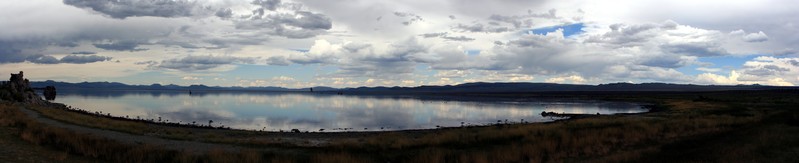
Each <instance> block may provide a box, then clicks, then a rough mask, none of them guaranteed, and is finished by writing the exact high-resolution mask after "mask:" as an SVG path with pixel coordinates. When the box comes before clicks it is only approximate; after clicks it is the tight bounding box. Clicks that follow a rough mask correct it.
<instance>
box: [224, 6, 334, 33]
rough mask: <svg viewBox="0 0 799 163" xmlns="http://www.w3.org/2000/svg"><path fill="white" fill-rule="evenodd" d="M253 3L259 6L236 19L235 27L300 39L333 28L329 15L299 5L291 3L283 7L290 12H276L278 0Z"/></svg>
mask: <svg viewBox="0 0 799 163" xmlns="http://www.w3.org/2000/svg"><path fill="white" fill-rule="evenodd" d="M253 4H257V5H259V6H260V7H259V8H257V9H255V10H253V14H252V15H249V16H248V18H247V19H243V20H236V21H235V26H236V28H237V29H243V30H258V31H263V32H266V33H268V34H272V35H276V36H283V37H287V38H298V39H300V38H310V37H314V36H316V35H320V34H323V33H325V32H326V31H327V30H329V29H331V28H333V23H332V21H331V20H330V18H329V17H327V16H325V15H323V14H319V13H314V12H310V11H304V10H300V9H299V8H300V7H292V6H293V5H288V6H287V8H285V9H287V10H289V11H290V12H276V11H275V10H276V8H279V7H281V6H283V3H281V1H279V0H269V1H260V0H256V1H254V2H253ZM265 10H268V11H270V12H267V11H265Z"/></svg>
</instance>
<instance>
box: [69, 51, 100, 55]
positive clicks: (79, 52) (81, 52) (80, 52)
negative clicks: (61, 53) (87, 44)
mask: <svg viewBox="0 0 799 163" xmlns="http://www.w3.org/2000/svg"><path fill="white" fill-rule="evenodd" d="M71 54H84V55H88V54H97V52H90V51H77V52H72V53H71Z"/></svg>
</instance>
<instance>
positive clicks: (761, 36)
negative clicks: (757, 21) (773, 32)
mask: <svg viewBox="0 0 799 163" xmlns="http://www.w3.org/2000/svg"><path fill="white" fill-rule="evenodd" d="M744 41H746V42H764V41H768V36H767V35H766V33H763V31H760V32H757V33H750V34H747V35H746V36H744Z"/></svg>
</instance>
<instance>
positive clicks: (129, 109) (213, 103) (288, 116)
mask: <svg viewBox="0 0 799 163" xmlns="http://www.w3.org/2000/svg"><path fill="white" fill-rule="evenodd" d="M58 93H59V94H58V97H57V98H56V100H55V102H58V103H63V104H66V105H69V106H72V107H77V108H80V109H84V110H89V111H92V112H95V111H97V112H102V113H103V114H107V113H110V114H111V115H114V116H121V117H125V116H128V117H130V118H132V119H136V118H141V119H155V120H156V121H157V120H158V119H159V117H160V118H161V119H162V121H169V122H180V123H184V124H185V123H192V122H196V123H197V124H208V121H209V120H213V123H212V125H213V126H220V125H222V126H227V127H231V128H235V129H247V130H267V131H279V130H284V131H286V130H291V129H300V130H302V131H319V129H325V132H335V131H344V129H347V130H346V131H383V130H404V129H431V128H437V127H438V126H440V127H456V126H461V125H462V124H463V125H485V124H491V123H497V122H498V121H501V122H502V123H505V121H507V122H512V123H518V122H521V121H522V120H524V121H525V122H546V121H553V120H556V119H554V118H549V117H543V116H541V112H542V111H547V112H557V113H585V114H596V113H600V114H615V113H638V112H644V111H647V110H646V109H642V107H641V106H640V105H639V104H636V103H628V102H608V101H592V100H575V99H513V98H488V97H453V96H409V95H391V96H388V95H387V96H373V95H372V96H366V95H336V94H322V93H310V92H294V93H291V92H286V93H282V92H197V91H195V92H193V93H191V94H189V92H187V91H130V90H126V91H79V90H59V92H58Z"/></svg>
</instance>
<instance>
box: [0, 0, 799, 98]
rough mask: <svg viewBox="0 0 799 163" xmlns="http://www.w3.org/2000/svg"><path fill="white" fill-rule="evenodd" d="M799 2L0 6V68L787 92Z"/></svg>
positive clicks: (35, 2)
mask: <svg viewBox="0 0 799 163" xmlns="http://www.w3.org/2000/svg"><path fill="white" fill-rule="evenodd" d="M797 8H799V3H792V2H791V1H778V0H738V1H721V0H708V1H694V0H673V1H646V0H614V1H590V0H585V1H570V0H551V1H550V0H541V1H537V0H496V1H482V0H436V1H430V0H404V1H394V0H342V1H329V0H253V1H249V0H123V1H119V0H87V1H81V0H63V1H58V0H26V1H0V72H2V73H6V74H8V73H16V72H18V71H24V72H25V74H26V77H27V78H29V79H31V80H34V81H39V80H56V81H66V82H84V81H89V82H94V81H110V82H122V83H127V84H138V85H149V84H153V83H158V84H178V85H191V84H204V85H210V86H244V87H249V86H281V87H289V88H300V87H310V86H330V87H338V88H343V87H359V86H419V85H447V84H459V83H468V82H547V83H569V84H601V83H616V82H632V83H646V82H666V83H682V84H703V85H706V84H714V85H736V84H762V85H783V86H791V85H799V46H797V45H799V27H797V26H799V10H796V9H797Z"/></svg>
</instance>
